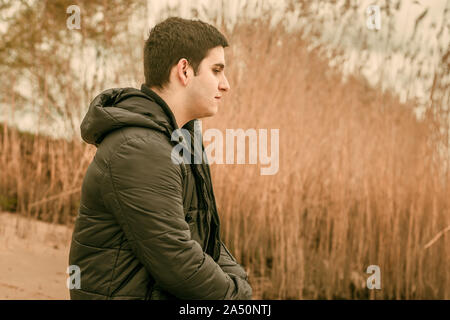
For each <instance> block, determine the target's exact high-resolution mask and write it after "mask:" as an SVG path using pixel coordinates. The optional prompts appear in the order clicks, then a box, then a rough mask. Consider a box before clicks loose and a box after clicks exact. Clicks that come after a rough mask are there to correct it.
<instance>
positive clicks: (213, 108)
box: [202, 106, 218, 118]
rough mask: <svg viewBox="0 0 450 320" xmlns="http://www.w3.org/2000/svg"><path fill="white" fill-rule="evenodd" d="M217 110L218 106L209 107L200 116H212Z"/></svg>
mask: <svg viewBox="0 0 450 320" xmlns="http://www.w3.org/2000/svg"><path fill="white" fill-rule="evenodd" d="M217 111H218V107H217V106H216V107H212V108H210V109H208V110H207V111H206V112H205V113H204V114H203V116H202V118H208V117H212V116H214V115H215V114H216V113H217Z"/></svg>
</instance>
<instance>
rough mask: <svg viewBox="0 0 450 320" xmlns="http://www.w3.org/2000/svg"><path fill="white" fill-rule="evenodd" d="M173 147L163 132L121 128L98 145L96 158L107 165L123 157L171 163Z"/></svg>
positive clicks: (141, 128) (132, 127)
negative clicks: (145, 158) (154, 159)
mask: <svg viewBox="0 0 450 320" xmlns="http://www.w3.org/2000/svg"><path fill="white" fill-rule="evenodd" d="M172 149H173V145H172V142H171V141H170V138H169V137H168V136H167V135H166V134H165V133H163V132H161V131H158V130H154V129H151V128H145V127H134V126H130V127H122V128H120V129H117V130H115V131H113V132H111V133H110V134H108V136H106V137H105V139H104V140H103V141H102V142H101V143H100V144H99V145H98V147H97V153H96V158H97V160H100V162H103V163H105V164H106V163H108V162H110V161H111V160H112V159H113V158H117V157H118V156H119V157H120V156H123V158H124V159H129V160H132V159H133V158H139V157H144V156H148V158H149V159H150V158H155V157H156V158H158V159H161V160H165V161H166V162H171V153H172Z"/></svg>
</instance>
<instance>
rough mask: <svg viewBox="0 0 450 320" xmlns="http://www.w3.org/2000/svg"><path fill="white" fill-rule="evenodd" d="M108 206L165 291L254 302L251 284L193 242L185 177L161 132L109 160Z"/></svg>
mask: <svg viewBox="0 0 450 320" xmlns="http://www.w3.org/2000/svg"><path fill="white" fill-rule="evenodd" d="M108 173H109V174H108V177H109V178H110V179H111V183H112V186H113V194H111V195H109V196H105V200H106V201H105V202H106V205H107V206H108V207H110V210H111V211H112V212H113V213H114V215H115V216H116V218H117V221H118V222H119V224H120V226H121V227H122V229H123V231H124V233H125V235H126V237H127V239H128V241H129V243H130V246H131V248H132V250H133V252H134V253H135V254H136V257H137V258H138V259H139V260H140V261H141V263H142V264H143V265H144V266H145V268H146V269H147V271H148V272H149V273H150V274H151V275H152V276H153V278H154V279H155V281H156V283H157V284H158V286H159V287H161V288H162V289H163V290H165V291H167V292H169V293H171V294H172V295H174V296H176V297H177V298H180V299H250V298H251V295H252V289H251V287H250V286H249V284H248V283H247V282H246V281H244V280H243V279H241V278H240V277H238V276H236V275H234V274H227V273H225V272H224V271H222V269H221V268H220V266H219V265H218V264H217V263H216V262H215V261H214V260H213V259H212V258H211V257H210V256H209V255H208V254H205V253H204V252H203V250H202V248H201V246H200V245H199V244H198V243H197V242H196V241H194V240H192V239H191V238H190V230H189V225H188V224H187V222H186V221H185V217H184V211H183V199H182V190H183V188H182V173H181V168H180V166H179V165H177V164H174V163H172V161H171V146H170V145H169V144H167V143H166V142H165V141H162V139H161V138H160V136H159V135H158V134H157V133H151V134H149V136H147V137H141V138H135V139H130V140H128V141H127V142H126V143H124V144H122V145H121V146H120V147H119V148H118V150H117V151H116V153H115V154H114V155H113V156H112V157H111V159H110V163H109V172H108Z"/></svg>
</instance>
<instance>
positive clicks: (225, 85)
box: [219, 76, 230, 92]
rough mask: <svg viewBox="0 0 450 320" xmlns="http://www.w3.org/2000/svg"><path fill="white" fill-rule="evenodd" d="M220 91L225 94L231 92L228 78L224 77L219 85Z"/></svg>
mask: <svg viewBox="0 0 450 320" xmlns="http://www.w3.org/2000/svg"><path fill="white" fill-rule="evenodd" d="M219 89H220V90H221V91H225V92H228V91H229V90H230V84H229V83H228V79H227V77H225V76H223V79H222V81H220V83H219Z"/></svg>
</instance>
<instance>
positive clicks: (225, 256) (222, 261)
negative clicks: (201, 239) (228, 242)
mask: <svg viewBox="0 0 450 320" xmlns="http://www.w3.org/2000/svg"><path fill="white" fill-rule="evenodd" d="M217 263H218V264H219V266H220V268H222V270H223V271H224V272H226V273H228V274H234V275H236V276H238V277H240V278H242V279H244V280H245V281H248V275H247V272H246V271H245V270H244V268H243V267H242V266H241V265H240V264H238V262H237V261H236V259H235V258H234V257H233V255H232V254H231V252H230V251H229V250H228V248H227V247H226V246H225V244H224V243H223V242H221V247H220V257H219V261H217Z"/></svg>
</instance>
